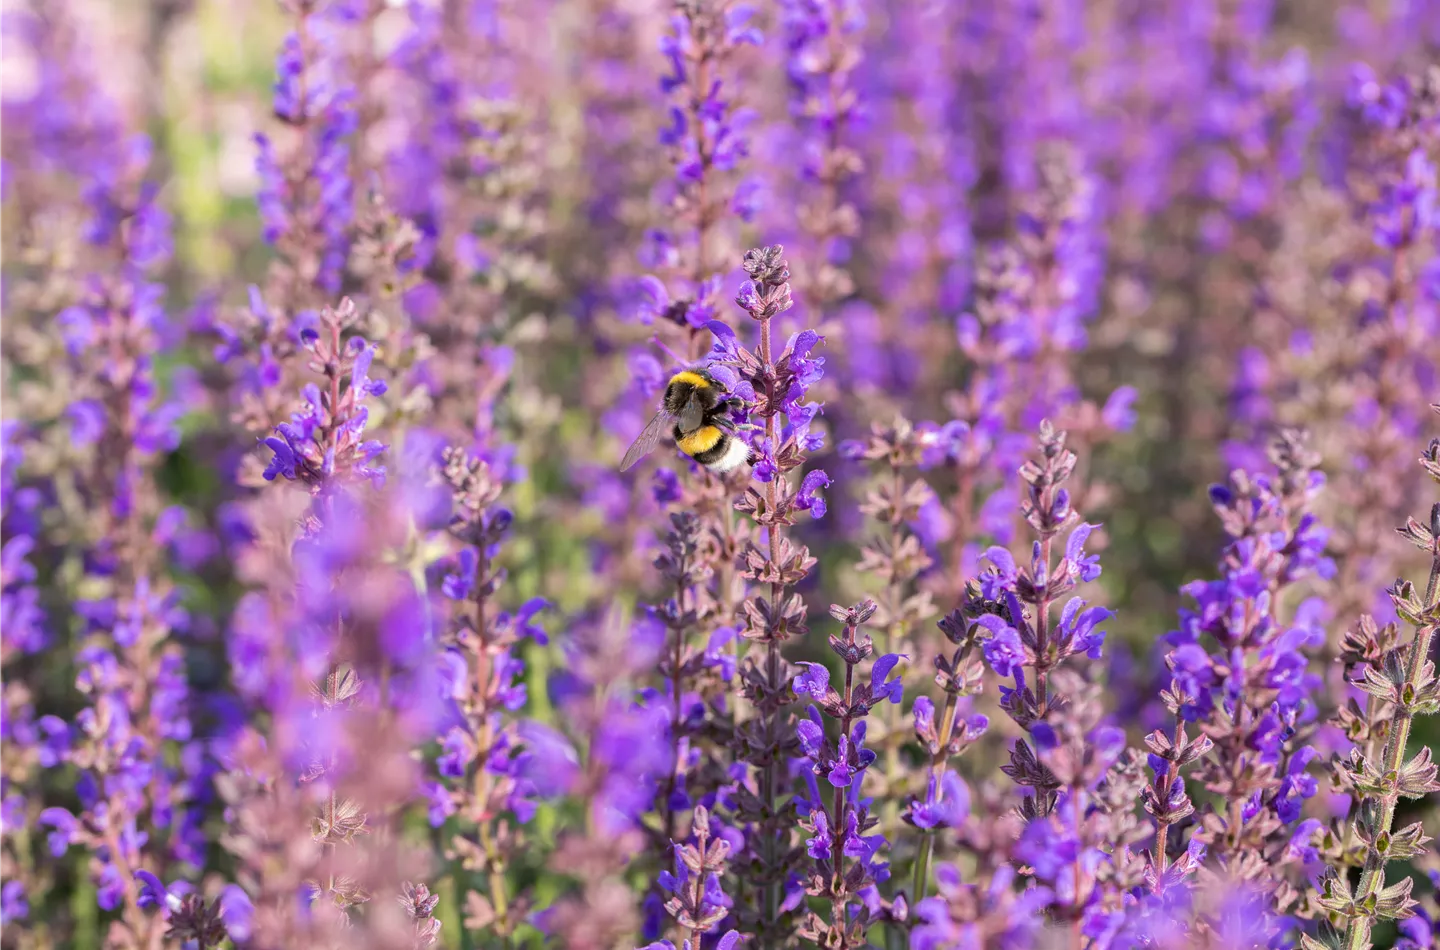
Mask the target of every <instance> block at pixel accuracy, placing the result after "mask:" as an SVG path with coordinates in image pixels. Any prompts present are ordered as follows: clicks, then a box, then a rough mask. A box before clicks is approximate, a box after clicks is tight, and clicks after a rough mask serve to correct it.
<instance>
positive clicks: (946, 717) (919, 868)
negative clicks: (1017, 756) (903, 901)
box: [910, 692, 959, 907]
mask: <svg viewBox="0 0 1440 950" xmlns="http://www.w3.org/2000/svg"><path fill="white" fill-rule="evenodd" d="M957 705H959V696H958V695H957V694H956V693H951V692H946V693H945V711H944V712H942V713H941V714H940V748H939V750H938V751H936V753H935V755H934V756H933V757H932V758H931V760H930V778H931V779H933V780H935V782H936V783H937V784H936V790H935V796H936V800H939V797H940V795H941V794H942V793H941V791H940V786H939V784H938V783H939V781H940V776H941V775H942V774H943V773H944V771H945V763H946V762H947V761H948V760H949V758H950V737H951V736H950V734H951V733H952V732H953V731H954V725H955V707H956V706H957ZM934 844H935V833H934V832H933V831H927V832H926V833H925V835H924V836H923V837H922V838H921V839H920V854H919V855H918V856H916V858H915V882H914V885H913V887H911V893H912V894H913V895H914V897H913V899H912V900H911V903H910V905H911V906H912V907H913V906H915V904H918V903H919V902H920V901H922V900H924V899H925V888H926V887H927V886H928V885H929V883H930V852H931V850H932V849H933V847H934Z"/></svg>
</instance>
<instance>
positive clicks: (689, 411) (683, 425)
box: [675, 393, 705, 433]
mask: <svg viewBox="0 0 1440 950" xmlns="http://www.w3.org/2000/svg"><path fill="white" fill-rule="evenodd" d="M675 424H676V425H678V426H679V427H680V431H681V432H684V433H690V432H694V431H695V430H696V429H698V428H700V427H701V426H702V425H704V424H705V405H704V404H703V403H702V402H701V401H700V396H699V395H698V394H697V393H691V394H690V398H689V399H688V400H687V401H686V402H685V408H684V409H681V410H680V415H678V416H676V417H675Z"/></svg>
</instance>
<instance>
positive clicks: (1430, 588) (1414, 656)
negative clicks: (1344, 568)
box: [1345, 442, 1440, 950]
mask: <svg viewBox="0 0 1440 950" xmlns="http://www.w3.org/2000/svg"><path fill="white" fill-rule="evenodd" d="M1436 455H1437V442H1432V443H1431V445H1430V456H1431V457H1432V458H1433V457H1434V456H1436ZM1436 471H1437V472H1440V468H1437V469H1436ZM1437 480H1440V477H1437ZM1401 531H1402V533H1405V534H1407V536H1409V537H1411V538H1412V539H1414V540H1416V541H1417V544H1418V543H1419V541H1422V540H1423V541H1426V542H1428V545H1429V547H1430V548H1431V550H1432V554H1431V561H1430V577H1429V580H1428V581H1427V582H1426V584H1425V595H1424V598H1423V600H1419V601H1417V600H1416V598H1415V597H1414V590H1413V588H1411V587H1410V585H1409V584H1406V583H1404V582H1398V583H1397V584H1396V585H1395V587H1394V588H1392V589H1391V591H1390V595H1391V597H1392V598H1393V599H1394V601H1395V604H1396V607H1397V609H1398V612H1399V613H1400V615H1401V616H1402V617H1404V618H1405V619H1407V620H1410V622H1411V623H1412V624H1413V625H1414V627H1415V637H1414V639H1413V640H1412V641H1411V642H1410V649H1409V651H1408V653H1407V654H1406V657H1405V662H1404V666H1403V670H1402V669H1401V668H1399V664H1397V663H1387V664H1386V668H1385V672H1384V674H1379V675H1377V674H1376V673H1375V672H1373V671H1372V674H1371V675H1370V676H1367V681H1368V682H1369V683H1372V684H1374V683H1376V680H1380V679H1382V677H1383V679H1384V680H1387V681H1388V682H1385V683H1383V685H1385V686H1388V687H1389V692H1390V695H1391V696H1392V697H1393V699H1394V700H1396V701H1395V702H1394V706H1395V712H1394V716H1393V718H1392V719H1391V722H1390V735H1389V738H1388V739H1387V741H1386V743H1385V751H1384V758H1383V759H1382V761H1381V764H1380V768H1379V771H1378V774H1377V773H1367V774H1366V775H1365V776H1364V779H1365V780H1366V782H1367V785H1368V786H1370V787H1369V788H1362V791H1371V792H1372V793H1373V791H1377V790H1378V791H1379V794H1378V796H1375V797H1372V798H1369V800H1367V801H1365V802H1363V803H1362V804H1361V806H1360V812H1359V814H1358V816H1357V818H1356V820H1355V826H1356V827H1357V828H1359V827H1361V826H1362V825H1364V826H1367V827H1365V829H1364V831H1362V832H1361V837H1362V838H1364V839H1365V840H1366V843H1367V845H1368V847H1367V848H1366V855H1365V866H1364V868H1363V869H1362V870H1361V872H1360V883H1359V885H1358V886H1357V887H1356V889H1355V892H1354V896H1353V900H1352V901H1351V902H1350V904H1351V906H1352V907H1356V908H1359V909H1360V911H1361V912H1359V913H1355V914H1353V915H1352V916H1350V919H1349V923H1348V924H1347V926H1346V928H1345V947H1346V950H1365V948H1368V947H1370V946H1371V942H1370V941H1371V936H1370V935H1371V930H1372V927H1373V924H1374V920H1375V917H1376V916H1377V913H1378V914H1379V915H1381V916H1386V917H1391V916H1401V915H1403V914H1404V911H1405V908H1406V905H1407V904H1408V903H1409V891H1410V887H1409V885H1410V883H1411V881H1410V879H1409V878H1406V879H1405V880H1404V881H1403V882H1402V883H1401V885H1400V889H1399V892H1397V893H1395V894H1393V895H1392V894H1388V893H1387V892H1388V891H1389V890H1390V889H1388V888H1386V886H1385V864H1386V862H1388V861H1389V860H1391V859H1392V858H1394V857H1401V856H1404V855H1403V854H1400V853H1399V851H1400V850H1402V849H1397V848H1396V847H1395V845H1397V844H1402V840H1401V839H1404V838H1407V837H1408V835H1407V834H1405V833H1401V834H1399V835H1394V836H1393V837H1392V832H1391V825H1392V824H1393V823H1394V820H1395V806H1396V804H1397V803H1398V802H1399V799H1400V796H1401V795H1402V794H1404V795H1410V796H1416V795H1423V794H1425V793H1426V792H1433V791H1436V790H1440V784H1437V782H1436V777H1435V775H1436V770H1435V766H1434V765H1433V764H1432V763H1431V762H1430V757H1429V754H1428V750H1426V751H1425V752H1422V753H1421V754H1420V755H1418V756H1416V757H1415V759H1414V760H1412V761H1410V762H1409V763H1407V762H1406V761H1405V754H1406V747H1407V745H1408V744H1409V741H1410V729H1411V726H1412V725H1413V723H1414V720H1415V713H1416V706H1417V701H1418V700H1420V699H1421V696H1422V694H1424V693H1427V692H1428V693H1430V694H1431V695H1433V693H1434V672H1433V667H1432V666H1431V663H1430V660H1429V656H1430V642H1431V640H1432V638H1433V637H1434V634H1435V627H1436V624H1437V620H1436V614H1437V607H1440V601H1437V599H1436V593H1437V583H1440V504H1437V505H1435V506H1434V507H1432V508H1431V509H1430V524H1429V526H1428V530H1427V528H1426V527H1425V526H1421V525H1419V524H1418V523H1416V522H1414V521H1413V520H1412V521H1411V523H1410V524H1409V525H1408V526H1407V527H1406V528H1404V529H1401ZM1392 656H1393V654H1392ZM1402 676H1403V678H1401V677H1402ZM1376 685H1377V687H1378V686H1379V685H1382V684H1376ZM1431 701H1432V702H1433V700H1431ZM1408 830H1409V829H1407V832H1408ZM1387 897H1388V898H1389V900H1387V899H1386V898H1387ZM1387 905H1393V906H1387ZM1366 911H1368V912H1366Z"/></svg>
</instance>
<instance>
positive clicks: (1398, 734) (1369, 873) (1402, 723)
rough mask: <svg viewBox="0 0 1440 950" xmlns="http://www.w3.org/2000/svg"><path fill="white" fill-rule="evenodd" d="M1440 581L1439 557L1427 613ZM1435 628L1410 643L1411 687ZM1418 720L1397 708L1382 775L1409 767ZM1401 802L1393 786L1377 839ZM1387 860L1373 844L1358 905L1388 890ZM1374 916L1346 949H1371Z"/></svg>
mask: <svg viewBox="0 0 1440 950" xmlns="http://www.w3.org/2000/svg"><path fill="white" fill-rule="evenodd" d="M1437 580H1440V557H1436V558H1435V559H1434V560H1433V561H1432V562H1431V564H1430V581H1429V583H1428V584H1427V585H1426V587H1425V606H1426V609H1427V611H1428V610H1431V609H1434V607H1435V586H1436V581H1437ZM1434 633H1435V628H1434V626H1421V627H1416V628H1415V639H1414V640H1413V641H1411V644H1410V655H1409V656H1408V657H1407V658H1406V662H1405V683H1406V684H1407V685H1409V684H1414V683H1416V682H1418V680H1419V675H1420V670H1421V669H1422V668H1423V667H1424V665H1425V660H1426V658H1427V657H1428V656H1429V654H1430V638H1431V637H1432V636H1433V635H1434ZM1414 720H1415V713H1414V711H1413V710H1412V709H1411V707H1410V706H1408V705H1400V706H1397V707H1396V709H1395V716H1394V718H1393V719H1392V720H1391V722H1390V738H1389V741H1388V742H1386V743H1385V760H1384V762H1383V764H1382V765H1381V768H1380V774H1381V775H1382V776H1390V775H1396V776H1398V775H1399V773H1400V769H1401V768H1402V767H1403V766H1404V764H1405V747H1406V745H1407V744H1408V743H1409V740H1410V725H1411V723H1412V722H1414ZM1399 799H1400V790H1399V789H1398V788H1395V787H1392V788H1391V789H1390V790H1389V791H1387V792H1385V794H1384V795H1382V796H1381V797H1380V818H1379V821H1378V822H1377V824H1376V837H1377V838H1378V837H1379V836H1380V835H1381V834H1389V833H1390V826H1391V824H1392V823H1393V822H1394V820H1395V805H1396V804H1397V803H1398V801H1399ZM1385 861H1386V859H1385V858H1384V857H1383V856H1382V855H1381V854H1380V852H1379V851H1377V850H1376V848H1375V846H1374V844H1373V843H1372V844H1371V845H1370V847H1369V848H1368V849H1367V852H1366V855H1365V868H1364V870H1363V871H1361V872H1360V886H1359V887H1358V888H1356V889H1355V902H1356V903H1357V904H1363V903H1364V902H1365V901H1366V900H1367V899H1369V898H1371V897H1376V896H1378V895H1379V893H1380V892H1381V891H1382V890H1384V889H1385ZM1371 920H1372V918H1370V917H1351V918H1350V922H1349V924H1348V925H1347V926H1346V928H1345V947H1346V950H1367V948H1369V947H1370V946H1371V943H1370V925H1371Z"/></svg>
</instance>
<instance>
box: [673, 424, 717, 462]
mask: <svg viewBox="0 0 1440 950" xmlns="http://www.w3.org/2000/svg"><path fill="white" fill-rule="evenodd" d="M726 439H727V436H726V435H725V433H724V432H721V431H720V427H719V426H701V427H700V428H698V429H696V430H695V431H694V432H689V433H686V434H684V435H681V436H680V437H679V438H678V439H676V440H675V443H676V445H678V446H679V447H680V451H682V452H684V453H685V454H686V455H688V456H690V457H691V458H693V459H694V460H695V461H697V462H699V463H700V464H701V465H704V464H706V463H707V462H709V461H712V459H711V458H710V456H712V455H713V456H714V457H716V458H718V457H719V456H721V455H723V454H724V452H725V442H726Z"/></svg>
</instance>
